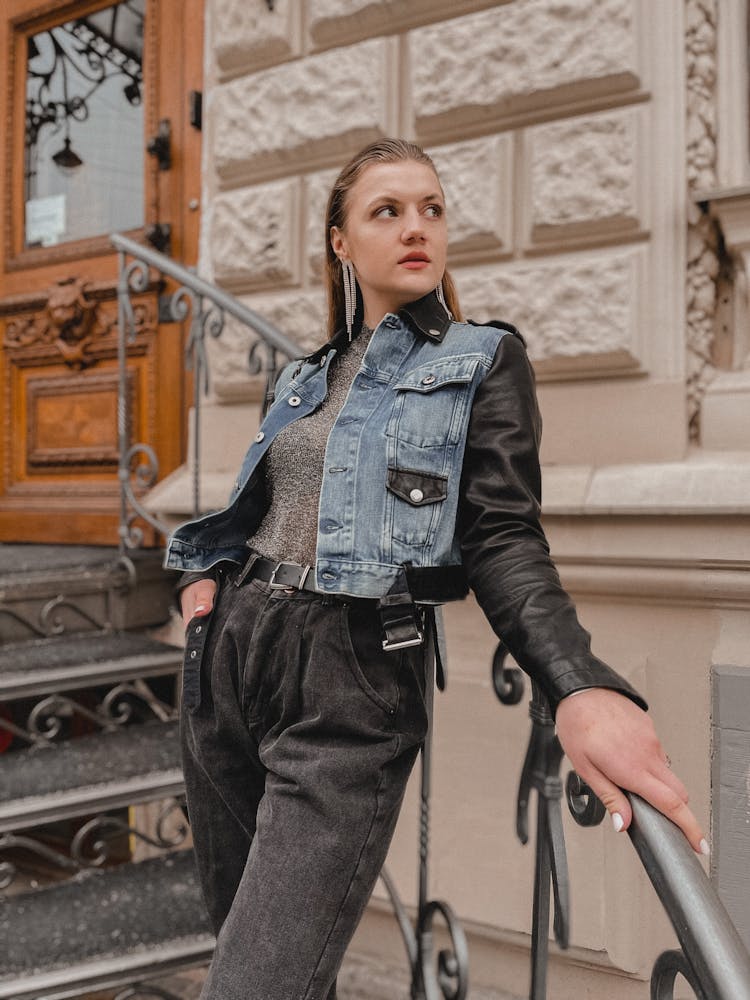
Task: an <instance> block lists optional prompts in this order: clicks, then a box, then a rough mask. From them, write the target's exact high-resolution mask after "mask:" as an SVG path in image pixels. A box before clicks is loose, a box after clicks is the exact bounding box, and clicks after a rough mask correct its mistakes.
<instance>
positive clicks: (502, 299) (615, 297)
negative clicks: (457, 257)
mask: <svg viewBox="0 0 750 1000" xmlns="http://www.w3.org/2000/svg"><path fill="white" fill-rule="evenodd" d="M643 254H644V250H643V248H641V247H637V248H632V249H629V250H627V251H624V252H623V251H622V250H620V251H617V252H615V251H611V252H609V253H607V254H604V253H601V252H600V253H598V254H596V255H595V256H593V255H581V256H580V257H578V258H576V257H571V256H568V257H566V258H565V259H555V260H552V261H549V260H546V261H544V262H539V261H534V262H527V261H524V262H522V263H519V264H513V265H498V266H494V267H483V268H475V269H472V270H470V271H468V272H464V273H460V272H459V273H457V274H454V277H455V278H456V280H457V283H458V288H459V292H460V297H461V306H462V308H463V311H464V314H465V315H469V316H471V317H472V319H475V320H478V321H486V320H488V319H503V320H506V321H508V322H510V323H514V324H515V325H516V326H517V327H518V328H519V329H520V331H521V333H522V334H523V336H524V338H525V339H526V342H527V344H528V346H529V353H530V355H531V357H532V358H533V360H534V366H535V368H536V370H537V373H538V374H540V375H544V376H548V377H571V376H575V375H581V376H585V375H606V374H610V373H612V374H616V373H618V372H622V371H633V370H638V369H639V368H640V364H641V356H642V351H643V346H642V341H643V335H642V331H641V324H640V322H639V305H638V304H639V295H638V288H639V286H640V284H641V280H640V276H641V274H642V272H643V270H644V267H643V265H644V257H643Z"/></svg>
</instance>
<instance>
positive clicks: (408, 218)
mask: <svg viewBox="0 0 750 1000" xmlns="http://www.w3.org/2000/svg"><path fill="white" fill-rule="evenodd" d="M403 219H404V226H403V229H402V231H401V239H402V240H403V241H404V243H412V242H413V241H414V240H423V239H424V236H425V233H424V220H423V218H422V214H421V212H420V211H419V209H418V208H417V207H416V206H413V207H411V208H409V209H407V210H406V212H405V213H404V216H403Z"/></svg>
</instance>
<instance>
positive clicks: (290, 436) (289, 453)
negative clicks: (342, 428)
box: [247, 326, 372, 566]
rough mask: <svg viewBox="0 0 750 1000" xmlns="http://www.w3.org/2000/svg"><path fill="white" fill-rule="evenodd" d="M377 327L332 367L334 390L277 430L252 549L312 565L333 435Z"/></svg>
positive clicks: (366, 330) (358, 339) (360, 337)
mask: <svg viewBox="0 0 750 1000" xmlns="http://www.w3.org/2000/svg"><path fill="white" fill-rule="evenodd" d="M371 337H372V330H370V328H369V327H366V326H363V327H362V330H361V331H360V333H359V335H358V336H357V337H355V338H354V340H353V341H352V343H351V345H349V346H348V347H347V349H346V350H345V351H344V352H343V353H341V354H337V355H336V357H335V358H334V359H333V361H332V362H331V365H330V367H329V370H328V394H327V396H326V398H325V399H324V400H323V402H322V403H321V405H320V406H319V407H318V409H317V410H315V412H314V413H311V414H310V415H309V416H308V417H304V418H303V419H302V420H295V421H294V423H292V424H289V425H288V426H287V427H285V428H284V429H283V430H282V431H279V433H278V434H277V435H276V437H275V438H274V440H273V444H272V445H271V447H270V448H269V449H268V452H267V453H266V456H265V459H264V462H263V469H262V472H263V476H264V481H265V488H266V499H267V501H268V507H267V510H266V514H265V517H264V518H263V520H262V522H261V524H260V526H259V528H258V530H257V531H256V532H255V534H254V535H252V536H251V537H250V538H248V540H247V543H248V546H249V547H250V548H251V549H254V550H255V551H256V552H260V554H261V555H263V556H266V557H267V558H269V559H277V560H283V561H285V562H296V563H300V564H301V565H303V566H311V565H313V563H314V562H315V549H316V545H317V538H318V506H319V503H320V490H321V487H322V483H323V465H324V461H325V451H326V444H327V443H328V435H329V433H330V431H331V428H332V427H333V424H334V421H335V420H336V417H337V416H338V415H339V412H340V410H341V408H342V406H343V405H344V402H345V401H346V397H347V395H348V392H349V388H350V387H351V384H352V382H353V380H354V376H355V375H356V374H357V372H358V371H359V368H360V365H361V364H362V358H363V357H364V354H365V351H366V350H367V345H368V344H369V343H370V338H371Z"/></svg>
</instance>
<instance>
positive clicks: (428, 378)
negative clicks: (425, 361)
mask: <svg viewBox="0 0 750 1000" xmlns="http://www.w3.org/2000/svg"><path fill="white" fill-rule="evenodd" d="M434 381H435V376H434V375H425V377H424V378H423V379H422V385H432V383H433V382H434Z"/></svg>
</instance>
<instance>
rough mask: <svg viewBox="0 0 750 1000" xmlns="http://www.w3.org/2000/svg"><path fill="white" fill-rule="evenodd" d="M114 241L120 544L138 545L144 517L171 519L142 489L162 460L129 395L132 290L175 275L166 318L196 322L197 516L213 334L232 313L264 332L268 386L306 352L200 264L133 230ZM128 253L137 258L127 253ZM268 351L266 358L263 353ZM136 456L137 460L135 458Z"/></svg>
mask: <svg viewBox="0 0 750 1000" xmlns="http://www.w3.org/2000/svg"><path fill="white" fill-rule="evenodd" d="M111 240H112V243H113V244H114V246H115V247H116V248H117V250H118V257H119V261H118V282H117V302H118V363H119V383H118V404H117V434H118V447H119V455H120V458H119V469H118V476H119V481H120V527H119V535H120V547H121V549H122V550H123V551H124V550H125V549H132V548H137V547H138V546H139V545H140V544H141V543H142V541H143V530H142V529H141V527H140V526H139V524H138V523H137V522H138V520H139V519H140V520H143V521H145V522H146V523H147V524H149V525H151V527H152V528H155V529H156V530H157V531H158V532H161V533H162V534H165V535H166V534H167V533H168V530H169V529H168V526H167V525H166V524H164V523H163V522H162V521H160V520H159V519H158V518H157V517H156V516H155V515H154V514H153V513H152V512H151V511H149V510H148V509H147V508H146V507H145V506H144V505H143V503H142V502H141V497H142V494H143V493H144V492H145V491H146V490H147V489H149V488H150V487H151V486H153V485H154V484H155V483H156V481H157V479H158V477H159V459H158V456H157V455H156V452H155V451H154V448H153V447H152V446H151V445H150V444H148V443H146V442H141V441H131V440H130V431H129V427H130V421H129V416H130V414H129V410H130V398H129V392H128V345H129V344H131V343H132V342H133V341H134V339H135V334H136V323H135V310H134V306H133V295H138V294H143V293H144V292H146V291H148V289H149V288H150V287H151V269H152V270H153V271H154V272H156V274H158V275H159V276H160V278H161V279H164V278H171V279H172V281H173V282H175V283H176V284H177V288H176V289H175V290H174V291H173V292H172V293H171V294H170V295H169V296H168V297H166V298H165V299H163V300H160V319H161V321H162V322H173V323H183V322H189V324H190V332H189V335H188V339H187V343H186V345H185V367H186V368H187V369H188V370H192V372H193V413H192V419H193V433H192V435H191V440H192V452H191V455H190V456H189V459H188V462H189V466H190V468H191V471H192V501H193V503H192V506H193V515H194V516H195V517H197V516H198V515H199V514H200V513H201V512H202V511H201V499H200V488H201V487H200V482H201V421H200V410H201V398H202V397H203V396H205V395H207V394H208V391H209V387H210V384H209V364H208V355H207V351H206V338H207V336H211V337H213V338H218V337H220V336H221V333H222V331H223V329H224V322H225V317H226V316H227V315H229V316H233V317H234V318H235V319H236V320H238V321H239V322H240V323H242V324H244V325H245V326H246V327H248V328H249V329H250V330H252V331H253V332H254V333H255V334H256V335H257V338H258V339H257V340H256V341H254V343H253V345H252V347H251V348H250V352H249V356H248V374H252V375H258V374H260V373H261V372H264V373H265V374H266V378H267V385H268V386H272V385H273V375H274V373H275V372H276V370H277V368H278V355H280V354H281V355H283V356H284V357H286V358H289V359H290V360H292V359H294V358H298V357H300V356H301V354H302V351H301V349H300V347H299V346H298V345H297V344H295V343H294V341H292V340H290V339H289V338H288V337H287V336H285V335H284V334H283V333H282V332H281V330H279V329H278V328H277V327H276V326H274V324H273V323H271V322H269V321H268V320H267V319H265V318H264V317H263V316H261V315H260V314H259V313H256V312H255V311H254V310H253V309H249V308H248V307H247V306H245V305H243V304H242V303H241V302H239V301H238V300H237V299H236V298H234V296H232V295H229V294H227V293H226V292H224V291H222V290H221V289H220V288H217V287H216V286H215V285H212V284H210V283H209V282H208V281H205V280H204V279H203V278H200V277H199V276H198V275H197V274H195V272H194V271H191V270H190V269H189V268H186V267H183V266H182V265H181V264H177V263H175V261H174V260H172V259H171V258H170V257H167V256H166V255H165V254H162V253H158V251H156V250H153V249H151V248H150V247H145V246H143V245H142V244H140V243H136V242H135V241H134V240H131V239H129V238H128V237H127V236H122V235H120V234H115V235H113V236H112V237H111ZM128 258H131V259H130V260H128ZM261 352H263V353H264V355H265V357H264V358H261V357H260V356H259V355H260V353H261ZM136 462H137V464H136Z"/></svg>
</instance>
